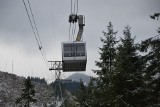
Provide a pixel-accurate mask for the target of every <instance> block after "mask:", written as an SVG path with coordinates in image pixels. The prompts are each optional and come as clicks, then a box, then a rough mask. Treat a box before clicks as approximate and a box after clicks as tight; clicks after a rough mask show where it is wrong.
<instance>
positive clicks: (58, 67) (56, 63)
mask: <svg viewBox="0 0 160 107" xmlns="http://www.w3.org/2000/svg"><path fill="white" fill-rule="evenodd" d="M48 62H51V68H50V69H49V70H63V68H62V61H48Z"/></svg>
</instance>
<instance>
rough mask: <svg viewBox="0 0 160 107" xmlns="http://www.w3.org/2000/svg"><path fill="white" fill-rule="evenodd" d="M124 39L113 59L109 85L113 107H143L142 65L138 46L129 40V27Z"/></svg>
mask: <svg viewBox="0 0 160 107" xmlns="http://www.w3.org/2000/svg"><path fill="white" fill-rule="evenodd" d="M123 34H124V38H121V39H120V41H121V44H119V46H118V47H117V55H116V58H115V69H114V71H113V75H112V80H111V85H112V86H113V87H112V90H113V93H114V95H115V97H114V100H113V104H114V106H118V107H124V106H134V107H135V106H141V105H144V104H142V103H143V101H142V100H143V99H144V97H145V95H144V93H143V86H142V84H143V81H142V80H143V79H142V72H141V71H142V69H143V63H142V62H141V61H139V58H140V55H138V53H137V50H138V44H135V43H134V38H131V32H130V27H129V26H126V27H125V29H124V31H123Z"/></svg>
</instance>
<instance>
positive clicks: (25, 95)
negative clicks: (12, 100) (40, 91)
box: [16, 77, 37, 107]
mask: <svg viewBox="0 0 160 107" xmlns="http://www.w3.org/2000/svg"><path fill="white" fill-rule="evenodd" d="M34 96H35V90H34V85H33V84H32V83H31V79H30V77H28V78H27V79H26V80H25V81H24V88H23V89H22V93H21V96H20V97H19V98H17V99H16V104H22V103H24V104H23V105H24V107H30V103H35V102H36V101H37V100H36V99H35V98H34Z"/></svg>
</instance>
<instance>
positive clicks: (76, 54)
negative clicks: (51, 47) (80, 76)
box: [62, 41, 87, 72]
mask: <svg viewBox="0 0 160 107" xmlns="http://www.w3.org/2000/svg"><path fill="white" fill-rule="evenodd" d="M86 63H87V53H86V42H82V41H78V42H63V43H62V67H63V71H64V72H77V71H85V70H86Z"/></svg>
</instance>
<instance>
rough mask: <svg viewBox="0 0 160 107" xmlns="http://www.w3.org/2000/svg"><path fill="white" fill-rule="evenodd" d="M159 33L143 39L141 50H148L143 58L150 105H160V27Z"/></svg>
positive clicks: (147, 100)
mask: <svg viewBox="0 0 160 107" xmlns="http://www.w3.org/2000/svg"><path fill="white" fill-rule="evenodd" d="M157 31H158V35H157V36H155V37H151V38H149V39H146V40H144V41H142V43H141V52H147V54H146V55H144V56H143V58H142V60H143V61H144V63H145V64H146V67H145V70H144V73H143V74H144V80H145V82H144V83H145V86H146V92H147V93H148V94H147V99H146V102H147V104H148V105H149V106H152V105H154V106H159V102H160V38H159V36H160V28H159V29H158V30H157Z"/></svg>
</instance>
